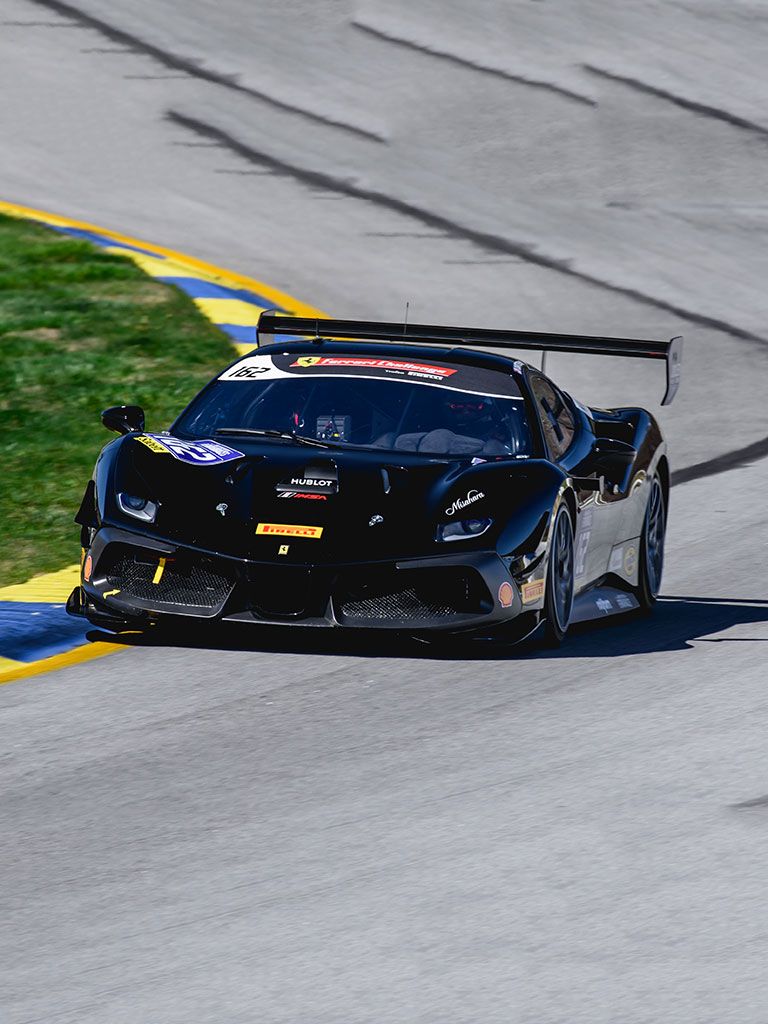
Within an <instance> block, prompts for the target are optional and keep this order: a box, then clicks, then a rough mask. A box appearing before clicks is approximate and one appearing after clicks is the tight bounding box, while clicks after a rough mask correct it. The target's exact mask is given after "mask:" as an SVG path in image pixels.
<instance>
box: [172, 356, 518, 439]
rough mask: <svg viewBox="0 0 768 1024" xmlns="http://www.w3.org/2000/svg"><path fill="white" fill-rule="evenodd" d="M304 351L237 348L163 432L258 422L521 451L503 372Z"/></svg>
mask: <svg viewBox="0 0 768 1024" xmlns="http://www.w3.org/2000/svg"><path fill="white" fill-rule="evenodd" d="M307 359H314V360H315V362H314V363H312V362H309V361H306V362H304V363H303V364H298V363H297V360H296V357H295V356H285V357H280V356H275V357H270V356H250V357H247V358H246V359H245V360H243V361H242V362H241V363H237V364H235V365H234V366H233V367H230V369H229V370H227V371H225V373H224V374H222V376H221V377H220V378H219V380H217V381H215V382H214V383H213V384H212V385H210V386H209V387H208V388H206V389H205V390H204V391H203V392H202V393H201V394H200V395H198V396H197V398H196V399H195V400H194V401H193V402H192V404H191V405H190V406H189V408H188V409H187V410H186V411H185V412H184V413H183V414H182V416H181V417H180V418H179V420H178V421H177V423H176V424H175V427H174V431H173V432H174V433H175V434H179V435H180V436H182V437H188V438H208V437H212V436H214V435H215V434H216V433H217V431H222V430H223V431H226V432H230V431H235V430H238V429H241V430H244V431H249V430H250V431H262V430H267V431H280V432H283V433H286V434H295V435H298V436H299V437H304V438H312V439H314V440H317V441H321V442H327V443H331V444H333V445H334V446H335V445H339V446H343V447H350V448H354V447H364V448H377V449H383V450H390V451H410V452H423V453H425V454H428V455H456V456H459V457H461V456H482V457H493V456H505V455H508V456H513V455H530V454H531V439H530V432H529V430H528V423H527V420H526V416H525V409H524V403H523V399H522V396H521V395H520V393H519V391H518V389H517V385H516V383H515V381H514V379H513V378H512V377H509V376H507V375H506V374H503V373H499V372H496V371H492V370H490V371H489V370H484V369H477V368H476V367H460V368H453V367H448V366H446V365H437V364H436V365H434V366H432V365H429V366H425V365H423V364H422V363H406V362H403V361H398V360H394V361H386V363H385V361H384V360H371V359H361V358H359V357H348V358H346V360H342V359H341V358H339V357H336V358H334V359H333V361H331V360H330V359H324V360H323V361H322V363H321V364H320V365H318V362H319V361H318V360H317V357H307ZM287 360H292V361H290V362H287ZM342 362H343V363H344V369H343V370H342V369H341V366H340V365H339V364H341V363H342ZM281 363H282V366H281V365H280V364H281ZM361 364H363V365H361ZM371 364H383V365H371ZM369 374H370V375H369ZM404 377H406V379H403V378H404ZM448 381H449V382H448ZM438 382H439V383H438ZM462 383H464V384H465V385H466V387H467V388H469V387H471V390H466V389H465V388H463V387H461V386H460V385H461V384H462Z"/></svg>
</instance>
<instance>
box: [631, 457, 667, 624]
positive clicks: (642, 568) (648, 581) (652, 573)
mask: <svg viewBox="0 0 768 1024" xmlns="http://www.w3.org/2000/svg"><path fill="white" fill-rule="evenodd" d="M666 532H667V508H666V503H665V501H664V489H663V488H662V486H661V481H660V480H659V478H658V477H655V476H654V477H651V489H650V493H649V495H648V504H647V505H646V507H645V518H644V519H643V533H642V536H641V537H640V565H639V567H638V577H639V578H638V584H637V591H636V597H637V600H638V601H639V603H640V609H639V610H640V611H641V612H642V613H643V614H646V615H647V614H648V613H649V612H650V611H651V609H652V608H653V606H654V605H655V604H656V599H657V598H658V596H659V590H660V589H661V577H662V573H663V571H664V538H665V535H666Z"/></svg>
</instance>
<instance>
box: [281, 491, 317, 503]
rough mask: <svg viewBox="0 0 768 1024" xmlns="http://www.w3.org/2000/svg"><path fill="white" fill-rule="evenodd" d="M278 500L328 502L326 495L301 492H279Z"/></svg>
mask: <svg viewBox="0 0 768 1024" xmlns="http://www.w3.org/2000/svg"><path fill="white" fill-rule="evenodd" d="M277 496H278V498H306V499H308V500H310V501H328V495H327V494H306V493H302V492H301V491H280V492H279V494H278V495H277Z"/></svg>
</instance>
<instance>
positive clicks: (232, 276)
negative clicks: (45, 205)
mask: <svg viewBox="0 0 768 1024" xmlns="http://www.w3.org/2000/svg"><path fill="white" fill-rule="evenodd" d="M0 213H5V214H7V215H8V216H9V217H20V218H24V219H27V220H39V221H42V223H44V224H55V225H57V226H58V227H63V228H79V229H80V230H82V231H93V232H94V233H95V234H98V235H103V236H104V237H105V238H112V239H114V240H115V242H117V243H118V245H135V246H137V247H138V248H140V249H144V250H145V251H147V252H154V253H157V254H158V255H160V256H165V257H166V258H167V259H169V260H173V261H175V262H177V263H179V264H180V265H182V266H184V267H193V268H195V269H197V270H199V271H201V272H202V273H203V274H205V275H209V276H210V277H211V278H212V279H213V280H215V281H218V282H220V283H223V284H225V285H228V286H230V287H232V285H238V286H244V287H246V288H250V289H253V290H254V291H256V292H258V294H259V295H263V296H264V298H266V299H269V300H270V302H273V303H274V304H275V305H276V306H282V307H283V308H285V309H289V310H291V312H293V313H295V314H296V315H297V316H320V317H326V316H327V314H326V313H322V312H320V310H319V309H316V308H315V307H314V306H309V305H307V303H305V302H300V301H299V300H298V299H295V298H294V297H293V296H292V295H287V294H286V293H285V292H282V291H280V290H279V289H277V288H273V287H272V286H271V285H268V284H265V283H264V282H263V281H257V280H256V278H253V277H247V276H246V275H245V274H238V273H236V272H235V271H234V270H227V269H225V268H223V267H218V266H216V265H215V264H213V263H206V262H205V261H204V260H199V259H197V258H196V257H194V256H187V255H186V254H185V253H181V252H176V251H175V250H174V249H166V248H164V247H163V246H161V245H154V243H152V242H142V241H141V239H138V238H132V237H131V236H130V235H122V234H120V233H119V232H117V231H110V230H108V229H106V228H100V227H99V226H98V225H97V224H89V223H88V222H87V221H79V220H72V219H71V218H69V217H62V216H60V215H58V214H54V213H47V212H46V211H45V210H37V209H35V208H34V207H31V206H21V205H20V204H18V203H6V202H2V201H0ZM123 255H126V256H130V257H131V258H132V259H135V260H136V262H137V263H138V259H136V257H142V256H143V253H131V252H128V253H123ZM144 258H145V259H146V258H147V257H144ZM167 266H168V265H167V264H165V267H166V270H165V273H167Z"/></svg>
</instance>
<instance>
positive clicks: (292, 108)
mask: <svg viewBox="0 0 768 1024" xmlns="http://www.w3.org/2000/svg"><path fill="white" fill-rule="evenodd" d="M32 3H36V4H38V5H39V6H41V7H45V8H47V9H48V10H50V11H55V12H56V13H57V14H61V15H64V16H65V17H68V18H71V19H73V21H75V22H77V24H78V25H79V26H84V27H86V28H91V29H95V31H97V32H100V33H101V34H102V35H103V36H105V37H106V38H107V39H109V40H111V41H112V42H114V43H121V44H122V45H124V46H128V47H130V49H131V50H133V51H134V52H136V53H143V54H144V55H145V56H147V57H152V58H153V59H154V60H156V61H158V62H159V63H160V64H162V65H163V66H164V67H167V68H171V69H172V70H174V71H183V72H184V74H186V75H190V76H192V77H193V78H200V79H202V80H203V81H206V82H211V83H213V84H214V85H220V86H223V87H224V88H225V89H231V90H232V91H233V92H238V93H241V94H242V95H245V96H251V97H253V98H254V99H258V100H262V101H263V102H264V103H269V104H270V105H271V106H273V107H277V108H278V109H280V110H285V111H288V112H289V113H291V114H298V115H299V116H301V117H306V118H308V119H309V120H312V121H316V122H319V123H321V124H325V125H331V126H332V127H334V128H340V129H341V130H342V131H346V132H350V133H351V134H353V135H357V136H359V137H362V138H365V139H369V140H371V141H373V142H378V143H385V142H386V141H387V138H386V136H385V135H382V134H381V133H380V132H376V131H373V130H372V129H368V128H363V127H361V126H360V125H356V124H352V123H351V122H349V121H341V120H337V119H336V118H334V117H331V116H330V115H327V114H321V113H319V112H317V111H314V110H309V109H307V108H306V107H301V106H298V105H297V104H294V103H289V102H288V101H287V100H281V99H279V98H278V97H277V96H273V95H272V94H270V93H267V92H262V91H261V90H260V89H255V88H254V87H252V86H248V85H241V84H240V83H239V82H238V81H237V79H236V77H235V76H233V75H226V74H224V73H222V72H220V71H213V70H210V69H208V68H205V67H202V66H201V65H200V64H199V63H197V61H195V60H193V59H192V58H189V57H181V56H179V55H178V54H175V53H170V52H169V51H168V50H163V49H162V48H161V47H159V46H155V45H154V44H153V43H149V42H147V41H146V40H144V39H141V38H139V36H135V35H133V34H132V33H130V32H125V31H124V30H123V29H120V28H115V27H114V26H113V25H110V24H108V23H107V22H106V21H102V20H101V18H96V17H94V16H93V15H92V14H87V13H86V12H85V11H81V10H80V9H79V8H77V7H73V6H72V4H68V3H66V2H65V0H32ZM73 27H76V26H73Z"/></svg>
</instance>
